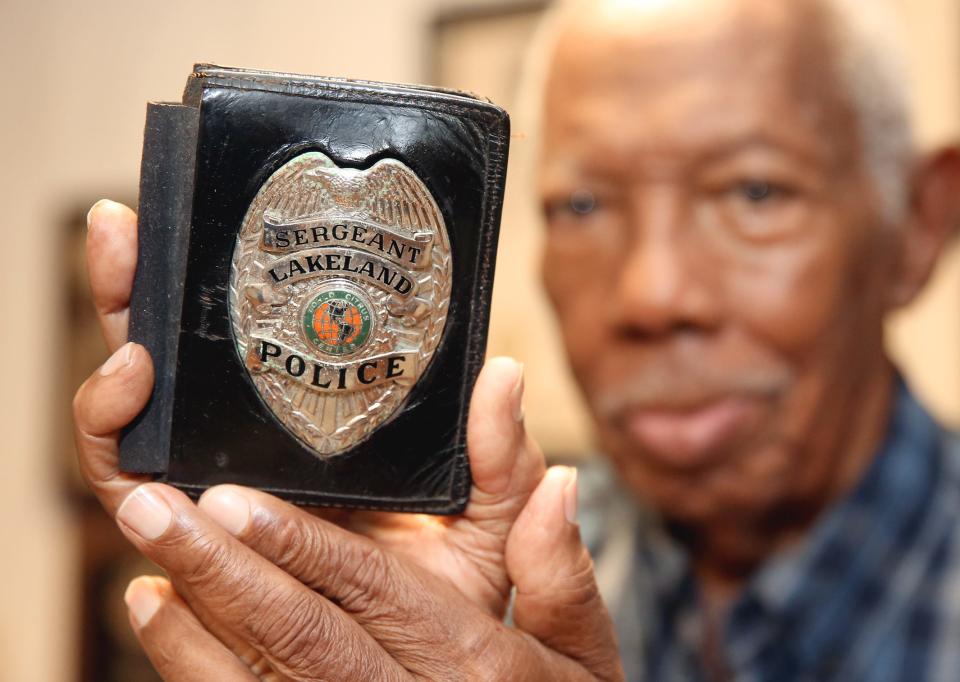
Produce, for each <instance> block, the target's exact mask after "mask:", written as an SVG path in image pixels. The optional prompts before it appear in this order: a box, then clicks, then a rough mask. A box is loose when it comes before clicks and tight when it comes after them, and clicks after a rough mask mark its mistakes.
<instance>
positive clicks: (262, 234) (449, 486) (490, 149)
mask: <svg viewBox="0 0 960 682" xmlns="http://www.w3.org/2000/svg"><path fill="white" fill-rule="evenodd" d="M507 143H508V119H507V116H506V114H505V112H503V111H502V110H501V109H499V108H497V107H495V106H494V105H492V104H490V103H488V102H486V101H482V100H479V99H477V98H475V97H472V96H470V95H466V94H463V93H458V92H449V91H443V90H437V89H430V88H423V87H413V86H399V85H388V84H379V83H369V82H358V81H345V80H335V79H325V78H317V77H307V76H294V75H290V74H274V73H268V72H259V71H247V70H238V69H226V68H222V67H214V66H198V67H196V68H195V70H194V73H193V75H192V76H191V78H190V79H189V80H188V84H187V89H186V92H185V94H184V102H183V104H179V105H178V104H151V105H149V107H148V116H147V126H146V132H145V139H144V156H143V164H142V170H141V193H140V214H139V231H140V251H139V262H138V269H137V274H136V278H135V282H134V290H133V298H132V303H131V328H130V336H131V339H133V340H135V341H138V342H140V343H143V344H144V345H145V346H146V347H147V349H148V350H149V351H150V352H151V355H152V357H153V359H154V365H155V369H156V377H157V379H156V387H155V391H154V396H153V398H152V399H151V402H150V404H149V405H148V406H147V408H146V409H145V410H144V413H143V414H141V415H140V417H139V418H138V420H137V421H136V422H135V423H134V424H133V425H132V426H131V428H129V429H128V430H127V431H126V432H125V433H124V435H123V438H122V440H121V466H122V468H123V469H124V470H126V471H136V472H146V473H153V474H156V475H157V477H158V478H159V479H161V480H165V481H168V482H170V483H171V484H173V485H176V486H178V487H180V488H182V489H184V490H186V491H187V492H189V493H191V494H198V493H199V492H202V490H203V489H205V488H206V487H208V486H210V485H214V484H217V483H222V482H234V483H240V484H244V485H252V486H256V487H259V488H261V489H264V490H268V491H270V492H272V493H275V494H278V495H280V496H283V497H285V498H287V499H290V500H293V501H295V502H299V503H306V504H324V505H339V506H351V507H364V508H378V509H396V510H404V511H421V512H431V513H454V512H457V511H460V510H461V509H462V508H463V506H464V505H465V504H466V500H467V495H468V491H469V469H468V467H467V459H466V452H465V428H466V414H467V406H468V405H467V401H468V397H469V395H470V391H471V389H472V386H473V383H474V381H475V379H476V375H477V373H478V371H479V368H480V365H481V363H482V359H483V353H484V348H485V342H486V327H487V320H488V307H489V300H490V293H491V285H492V275H493V263H494V258H495V251H496V240H497V232H498V226H499V216H500V207H501V201H502V190H503V182H504V174H505V164H506V152H507Z"/></svg>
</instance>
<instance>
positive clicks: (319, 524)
mask: <svg viewBox="0 0 960 682" xmlns="http://www.w3.org/2000/svg"><path fill="white" fill-rule="evenodd" d="M198 506H199V507H200V509H201V510H202V511H204V512H206V514H207V515H208V516H209V517H210V518H211V519H213V520H214V521H216V522H217V523H219V524H220V525H221V526H222V527H223V528H225V529H226V530H228V531H229V532H230V533H232V534H233V535H234V536H235V537H236V538H237V539H239V540H240V541H242V542H243V543H244V544H246V545H247V546H248V547H250V548H251V549H253V550H254V551H256V552H257V553H258V554H260V555H261V556H263V557H264V558H266V559H268V560H269V561H270V562H271V563H273V564H276V565H277V566H278V567H279V568H280V569H282V570H283V571H284V572H285V573H288V574H290V575H292V576H293V577H294V578H296V579H297V580H299V581H300V582H302V583H303V584H304V585H306V586H307V587H309V588H311V589H313V590H316V591H317V592H320V593H321V594H323V595H325V596H326V597H328V598H329V599H330V600H332V601H333V602H335V603H336V604H338V605H339V606H340V607H341V608H342V609H343V610H344V611H346V612H347V613H349V614H350V615H351V616H352V617H353V618H354V620H355V621H356V622H357V623H359V624H360V625H361V626H362V627H363V628H364V629H365V630H366V631H367V632H369V633H370V634H371V635H372V636H373V637H374V638H375V639H376V640H377V641H378V642H379V643H380V645H381V646H383V648H384V649H386V651H387V652H388V653H389V654H390V655H391V656H393V657H394V658H395V659H396V660H397V661H398V662H400V663H401V664H402V665H404V666H405V667H406V668H407V669H408V670H410V671H411V672H414V673H416V674H418V675H423V676H426V677H428V678H431V676H432V675H433V674H434V673H436V670H434V669H433V668H425V667H423V666H424V665H426V663H427V662H426V661H425V659H424V656H423V655H422V652H423V651H424V649H425V648H426V649H429V648H430V647H431V646H433V645H434V644H436V645H437V646H439V645H440V644H441V643H445V642H450V641H457V642H458V644H459V646H460V647H461V648H462V649H463V650H465V651H472V650H474V648H473V643H476V642H479V641H482V638H483V637H486V636H489V635H490V630H489V628H488V626H489V625H490V624H497V622H496V621H493V620H491V619H489V618H487V617H485V618H484V619H482V621H480V622H481V624H479V625H478V619H477V618H473V619H467V618H466V614H467V613H468V612H469V613H472V614H479V613H481V612H480V611H478V610H477V609H475V608H470V607H471V605H470V604H469V603H468V602H467V601H466V600H465V599H464V598H463V596H462V595H461V594H460V593H459V592H457V591H456V590H455V589H454V588H453V587H452V586H450V585H448V584H447V583H446V582H444V581H438V580H436V579H435V578H433V577H432V576H429V575H427V574H425V573H424V572H421V571H419V570H418V569H417V568H416V567H415V566H413V565H409V564H404V563H401V562H400V561H399V560H398V559H397V557H396V556H395V555H394V554H392V553H390V552H388V551H385V550H383V549H382V548H381V547H380V546H379V545H377V544H376V543H374V542H373V541H371V540H370V539H368V538H366V537H362V536H358V535H355V534H353V533H350V532H349V531H346V530H344V529H343V528H340V527H339V526H337V525H334V524H332V523H329V522H327V521H324V520H323V519H319V518H317V517H315V516H313V515H311V514H309V513H307V512H305V511H304V510H302V509H299V508H297V507H294V506H293V505H291V504H289V503H287V502H284V501H283V500H280V499H278V498H276V497H273V496H272V495H268V494H267V493H264V492H261V491H258V490H253V489H251V488H244V487H241V486H234V485H220V486H216V487H214V488H210V489H209V490H207V491H206V492H205V493H204V494H203V496H202V497H201V498H200V501H199V503H198ZM438 597H439V598H438ZM451 602H452V603H454V604H461V605H463V610H462V612H461V613H451V612H450V609H449V608H447V607H446V606H445V604H447V603H451ZM411 652H412V653H411ZM464 679H466V678H464Z"/></svg>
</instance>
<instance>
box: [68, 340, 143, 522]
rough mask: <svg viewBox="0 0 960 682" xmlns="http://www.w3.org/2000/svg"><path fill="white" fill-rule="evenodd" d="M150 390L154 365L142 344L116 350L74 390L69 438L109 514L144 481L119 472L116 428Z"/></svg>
mask: <svg viewBox="0 0 960 682" xmlns="http://www.w3.org/2000/svg"><path fill="white" fill-rule="evenodd" d="M152 390H153V362H152V361H151V360H150V355H149V353H147V351H146V349H145V348H144V347H143V346H139V345H137V344H135V343H127V344H125V345H123V346H121V347H120V348H118V349H117V350H116V351H115V352H114V353H113V355H111V356H110V358H108V359H107V361H106V362H104V363H103V365H101V366H100V369H98V370H97V371H96V372H94V373H93V374H92V375H91V376H90V377H89V378H88V379H87V380H86V381H85V382H84V383H83V385H82V386H81V387H80V388H79V389H78V390H77V393H76V395H75V396H74V399H73V436H74V441H75V443H76V447H77V455H78V457H79V460H80V473H81V475H82V476H83V478H84V479H85V480H86V481H87V484H88V485H89V486H90V488H91V489H92V490H93V492H94V493H95V494H96V496H97V497H98V498H99V499H100V502H101V504H103V506H104V508H105V509H106V510H107V511H108V512H109V513H110V514H113V513H114V512H115V511H116V509H117V507H118V506H119V505H120V503H121V502H122V501H123V499H124V498H125V497H126V496H127V495H128V494H129V493H130V491H131V490H133V489H134V488H135V487H136V486H137V485H139V484H140V483H143V482H145V481H147V480H149V477H148V476H136V475H132V474H126V473H124V472H122V471H120V463H119V452H120V450H119V445H118V438H119V433H120V429H122V428H123V427H124V426H126V425H127V424H129V423H130V422H131V421H133V419H134V418H135V417H136V416H137V415H138V414H139V413H140V411H141V410H142V409H143V408H144V406H145V405H146V404H147V401H148V400H149V399H150V392H151V391H152Z"/></svg>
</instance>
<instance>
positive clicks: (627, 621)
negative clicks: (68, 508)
mask: <svg viewBox="0 0 960 682" xmlns="http://www.w3.org/2000/svg"><path fill="white" fill-rule="evenodd" d="M581 476H582V479H581V480H582V484H581V489H582V490H583V491H584V499H583V506H582V507H581V509H582V510H583V514H582V519H581V527H582V529H583V531H584V537H585V538H586V539H587V542H588V546H591V549H592V550H593V551H594V556H595V559H596V565H597V574H598V579H599V581H600V584H601V589H602V590H603V592H604V596H605V598H606V600H607V604H608V606H609V607H610V610H611V615H612V616H613V618H614V621H615V623H616V625H617V630H618V633H619V638H620V645H621V654H622V656H623V661H624V666H625V669H626V672H627V677H628V679H629V680H651V681H658V682H659V681H664V682H673V681H674V680H678V681H684V682H686V681H691V682H695V681H699V680H704V679H705V675H704V673H703V671H702V667H701V663H700V655H699V652H700V651H702V637H703V622H702V617H701V614H700V611H699V609H698V605H697V592H696V587H695V585H694V581H693V579H692V576H691V574H690V571H689V568H688V566H687V562H686V557H685V556H684V554H683V552H682V551H681V550H680V549H679V548H678V547H677V546H676V545H673V544H672V543H671V542H669V541H668V540H667V539H666V538H665V537H664V536H663V535H662V534H661V533H660V532H659V531H658V530H657V527H656V525H655V524H653V523H651V522H650V521H649V520H648V519H647V518H645V517H644V515H643V513H642V512H641V511H640V510H639V509H638V508H637V506H636V505H634V504H631V503H629V502H628V501H627V498H626V497H625V496H623V495H613V494H611V493H610V485H611V483H610V477H609V474H607V473H604V472H602V471H601V470H591V469H590V468H589V467H588V468H587V469H585V470H584V471H582V473H581ZM584 479H586V480H584ZM584 483H585V484H586V485H583V484H584ZM721 648H722V653H723V656H724V659H725V663H726V667H727V668H728V670H729V672H730V678H731V679H732V680H736V681H738V682H740V681H744V682H746V681H753V680H763V681H771V682H772V681H776V682H792V681H799V680H845V681H846V680H851V681H869V682H886V681H887V680H902V681H907V680H909V681H910V682H921V681H924V680H960V441H958V439H957V438H956V437H954V436H952V435H950V434H948V433H946V432H945V431H944V430H943V429H941V428H940V427H939V426H938V425H937V424H936V422H934V421H933V419H932V418H931V417H930V416H929V415H928V414H927V412H925V411H924V409H923V408H922V407H921V406H920V405H919V404H918V403H917V402H916V401H915V400H914V398H913V396H912V395H911V394H910V392H909V391H908V390H907V389H906V387H904V386H901V388H900V390H899V392H898V396H897V399H896V404H895V408H894V410H893V414H892V419H891V422H890V425H889V428H888V432H887V435H886V438H885V441H884V443H883V445H882V447H881V449H880V451H879V452H878V453H877V456H876V457H875V459H874V461H873V462H872V463H871V465H870V467H869V468H868V470H867V471H866V473H865V475H864V476H863V478H862V479H861V481H860V482H859V483H858V485H857V486H856V487H855V488H854V489H853V491H852V492H851V493H850V494H849V495H848V496H847V497H846V498H845V499H843V500H841V501H840V502H838V503H837V504H836V505H835V506H834V507H833V508H832V509H830V510H828V511H827V512H826V513H825V514H824V515H823V516H822V517H821V518H820V520H819V521H818V522H817V523H816V525H815V526H814V527H813V528H812V529H811V531H810V533H809V534H808V535H807V537H806V538H805V539H804V540H803V541H802V542H801V543H800V544H798V545H797V546H794V547H792V548H791V549H790V550H789V551H787V552H785V553H783V554H781V555H779V556H777V557H774V558H773V559H772V560H771V561H769V562H768V563H767V564H766V565H765V566H763V567H762V568H761V569H760V570H759V571H758V572H757V574H756V575H755V576H754V577H753V579H751V580H750V581H749V583H748V584H747V586H746V587H745V589H744V591H743V593H742V594H741V595H740V596H739V598H738V599H737V601H736V602H735V603H734V604H733V606H732V608H731V610H730V611H729V613H728V614H727V616H726V621H725V626H724V633H723V641H722V644H721Z"/></svg>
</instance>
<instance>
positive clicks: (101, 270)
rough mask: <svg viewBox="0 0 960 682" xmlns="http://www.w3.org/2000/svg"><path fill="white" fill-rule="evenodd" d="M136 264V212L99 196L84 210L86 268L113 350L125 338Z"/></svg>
mask: <svg viewBox="0 0 960 682" xmlns="http://www.w3.org/2000/svg"><path fill="white" fill-rule="evenodd" d="M136 268H137V214H136V213H134V212H133V211H132V210H130V209H129V208H127V207H126V206H124V205H123V204H118V203H116V202H115V201H109V200H107V199H101V200H100V201H98V202H97V203H96V204H94V205H93V207H92V208H91V209H90V212H89V213H87V272H88V274H89V277H90V289H91V291H92V293H93V305H94V308H95V309H96V311H97V320H98V321H99V323H100V331H101V333H102V334H103V339H104V341H105V342H106V344H107V349H108V350H109V351H110V352H111V353H112V352H113V351H114V350H116V349H117V348H119V347H120V346H121V345H122V344H124V343H126V341H127V325H128V322H129V319H130V291H131V289H133V275H134V272H135V271H136Z"/></svg>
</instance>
